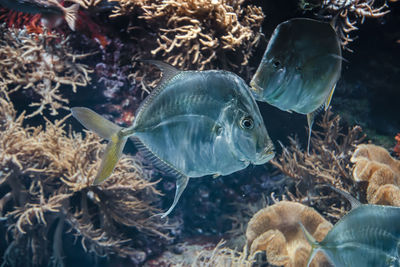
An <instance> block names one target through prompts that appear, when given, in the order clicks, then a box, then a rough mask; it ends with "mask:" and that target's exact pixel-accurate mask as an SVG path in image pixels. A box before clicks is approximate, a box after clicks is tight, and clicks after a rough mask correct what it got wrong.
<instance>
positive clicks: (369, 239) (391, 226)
mask: <svg viewBox="0 0 400 267" xmlns="http://www.w3.org/2000/svg"><path fill="white" fill-rule="evenodd" d="M399 222H400V208H399V207H393V206H381V205H361V206H359V207H357V208H355V209H353V210H351V211H350V212H349V213H348V214H347V215H345V216H344V217H343V218H342V219H341V220H340V221H339V222H338V223H336V225H335V226H334V227H333V228H332V230H331V231H330V232H329V233H328V234H327V235H326V237H325V238H324V240H323V241H321V242H316V241H315V240H314V239H313V238H312V236H310V235H309V233H307V232H306V230H305V229H304V228H303V230H304V231H305V233H306V237H307V239H308V240H309V242H310V243H311V245H312V247H313V251H312V253H311V256H310V259H309V264H310V263H311V260H312V258H313V256H314V255H315V253H316V252H317V251H319V250H321V251H322V252H323V253H324V254H325V255H327V257H328V258H329V259H330V261H331V262H332V263H333V264H334V266H343V267H345V266H346V267H347V266H348V267H365V266H374V267H378V266H382V267H383V266H386V267H389V266H400V223H399Z"/></svg>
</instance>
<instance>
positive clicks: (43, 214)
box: [0, 98, 172, 266]
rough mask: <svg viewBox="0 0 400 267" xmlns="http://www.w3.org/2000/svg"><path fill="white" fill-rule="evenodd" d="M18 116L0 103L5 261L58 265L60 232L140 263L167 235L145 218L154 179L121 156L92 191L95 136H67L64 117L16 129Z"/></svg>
mask: <svg viewBox="0 0 400 267" xmlns="http://www.w3.org/2000/svg"><path fill="white" fill-rule="evenodd" d="M24 117H25V116H24V114H22V115H20V116H19V117H17V116H16V112H15V111H14V109H13V107H12V105H11V104H10V103H9V102H8V101H7V100H6V99H4V98H0V122H1V123H0V192H1V195H0V197H1V200H0V203H1V205H0V208H1V210H0V215H1V216H2V217H3V219H5V220H6V222H7V225H8V235H9V237H8V240H9V247H8V250H7V252H6V254H5V255H4V260H5V262H8V263H9V264H11V265H13V266H29V265H33V266H35V265H41V266H42V265H46V264H50V263H51V262H50V258H52V259H53V260H54V261H53V262H52V263H53V264H54V265H58V264H62V255H63V252H62V237H63V235H64V231H63V227H66V228H67V229H68V228H69V229H70V230H69V231H70V232H72V233H73V234H74V235H75V236H77V238H79V239H80V240H81V243H82V246H83V248H84V249H86V250H87V251H90V252H94V253H95V254H97V255H109V254H112V253H116V254H118V255H119V256H129V257H131V258H140V259H141V260H142V261H143V260H145V259H146V257H147V256H148V255H149V254H150V255H151V254H152V253H154V250H157V247H160V246H162V244H163V242H164V241H166V240H168V239H169V238H170V237H169V236H168V235H167V233H168V229H169V228H170V227H172V226H171V225H168V224H167V225H161V222H160V221H159V220H160V219H159V217H154V216H153V215H154V214H156V213H158V212H159V210H157V209H156V208H155V206H154V204H155V201H158V195H159V192H158V191H157V190H156V189H155V188H154V184H155V182H150V181H149V170H146V168H145V167H143V166H142V165H141V164H140V162H139V161H138V160H137V159H136V158H134V157H131V156H124V157H123V158H122V159H121V160H120V162H119V164H118V165H117V167H116V169H115V171H114V173H113V175H112V176H111V177H110V179H109V180H108V181H107V182H105V183H104V184H102V185H101V186H98V187H92V186H91V183H92V181H93V179H94V175H95V173H96V170H97V169H98V167H99V166H98V163H99V162H100V160H99V158H100V157H99V156H100V152H101V151H102V150H103V148H104V145H103V144H101V143H100V139H99V137H96V136H95V135H94V134H91V133H89V132H87V133H86V137H83V136H82V135H81V134H76V133H72V132H69V133H68V134H67V133H66V132H65V130H64V128H65V122H64V121H65V119H64V120H61V121H57V122H56V123H51V122H49V121H47V123H46V127H45V128H42V127H27V128H24V127H23V122H24ZM54 227H55V228H56V229H58V230H53V229H54ZM124 229H125V230H124ZM127 229H128V231H126V230H127ZM128 233H129V234H128ZM148 246H150V248H149V247H148ZM138 255H139V256H138Z"/></svg>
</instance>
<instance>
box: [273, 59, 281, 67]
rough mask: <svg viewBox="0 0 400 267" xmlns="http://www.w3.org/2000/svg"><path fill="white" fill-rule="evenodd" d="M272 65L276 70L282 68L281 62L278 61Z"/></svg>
mask: <svg viewBox="0 0 400 267" xmlns="http://www.w3.org/2000/svg"><path fill="white" fill-rule="evenodd" d="M272 65H273V66H274V68H280V67H281V63H280V62H279V60H276V61H274V62H273V63H272Z"/></svg>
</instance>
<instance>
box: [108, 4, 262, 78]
mask: <svg viewBox="0 0 400 267" xmlns="http://www.w3.org/2000/svg"><path fill="white" fill-rule="evenodd" d="M113 1H116V2H118V3H119V7H118V8H117V9H116V10H115V11H114V13H115V14H114V16H120V15H129V14H132V13H133V12H135V13H136V12H137V13H138V14H139V18H142V19H144V20H145V21H146V23H147V24H148V25H149V26H150V27H151V28H152V29H153V30H154V32H155V33H156V34H157V44H158V46H157V47H156V48H154V49H153V50H152V51H151V53H152V54H153V55H161V56H162V58H163V59H164V61H167V62H169V63H170V64H172V65H174V66H178V67H179V68H181V69H190V68H191V69H198V70H203V69H209V68H215V67H224V68H225V69H227V68H228V69H240V68H241V67H243V66H246V65H247V64H248V59H249V57H250V55H251V51H252V48H253V47H254V46H255V45H256V44H257V42H258V40H259V37H260V33H259V30H260V27H261V23H262V21H263V19H264V14H263V13H262V10H261V8H259V7H256V6H253V5H246V4H245V2H246V1H245V0H215V1H208V0H207V1H205V0H179V1H160V0H145V1H132V0H113Z"/></svg>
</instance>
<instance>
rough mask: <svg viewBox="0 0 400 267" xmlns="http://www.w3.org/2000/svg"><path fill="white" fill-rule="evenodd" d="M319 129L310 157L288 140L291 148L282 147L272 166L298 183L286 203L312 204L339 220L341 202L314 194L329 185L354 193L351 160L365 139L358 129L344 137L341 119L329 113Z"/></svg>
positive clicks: (352, 129)
mask: <svg viewBox="0 0 400 267" xmlns="http://www.w3.org/2000/svg"><path fill="white" fill-rule="evenodd" d="M319 126H320V127H321V128H322V132H320V131H316V130H315V131H313V133H314V136H313V137H312V138H311V149H312V152H311V153H310V155H307V152H305V151H304V150H303V149H302V148H301V147H300V144H299V143H298V142H297V140H295V139H292V138H290V142H291V146H290V147H289V148H286V147H283V151H282V155H280V156H278V157H276V158H275V159H274V160H272V161H271V163H272V164H273V165H275V166H276V167H277V168H278V169H280V170H281V171H282V172H283V173H284V174H286V175H287V176H289V177H292V178H294V179H295V180H296V181H297V182H296V189H295V192H288V194H289V199H297V200H299V201H300V202H302V203H305V202H307V203H309V201H310V200H311V201H312V203H314V204H315V207H316V208H317V209H318V210H319V211H321V212H322V211H323V212H326V213H327V215H328V216H330V217H331V218H333V219H338V218H340V217H341V215H343V214H344V209H343V208H344V206H343V205H344V204H343V203H342V202H341V200H340V198H337V197H336V198H335V197H333V196H331V197H328V196H327V197H321V196H319V195H318V194H317V193H316V191H318V190H321V189H322V187H321V186H324V185H331V186H334V187H336V188H339V189H341V190H344V191H349V190H350V191H352V193H353V190H354V189H356V188H355V183H354V181H353V180H352V175H351V167H350V164H349V163H350V157H351V156H352V154H353V151H354V149H355V146H356V145H358V144H360V143H361V142H362V141H363V140H364V139H365V135H362V134H361V127H359V126H354V127H353V128H349V129H348V131H347V133H344V132H343V131H342V128H341V124H340V117H339V116H335V117H332V112H331V111H330V110H328V111H327V112H326V113H325V115H324V117H323V119H322V121H321V122H320V123H319ZM322 190H324V189H322ZM356 191H357V190H356ZM329 192H331V191H329ZM292 193H293V194H294V195H292ZM354 193H355V192H354ZM355 195H357V194H356V193H355ZM338 207H340V209H338Z"/></svg>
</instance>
